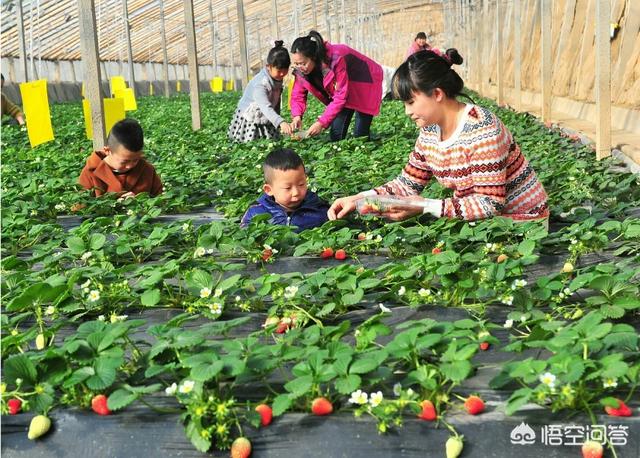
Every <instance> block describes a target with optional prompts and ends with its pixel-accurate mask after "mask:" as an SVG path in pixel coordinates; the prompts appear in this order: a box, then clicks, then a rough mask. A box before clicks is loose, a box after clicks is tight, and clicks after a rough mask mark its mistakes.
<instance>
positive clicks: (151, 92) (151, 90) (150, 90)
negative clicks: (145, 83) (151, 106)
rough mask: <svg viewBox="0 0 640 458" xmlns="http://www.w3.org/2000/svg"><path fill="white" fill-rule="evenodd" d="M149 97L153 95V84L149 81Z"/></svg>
mask: <svg viewBox="0 0 640 458" xmlns="http://www.w3.org/2000/svg"><path fill="white" fill-rule="evenodd" d="M149 95H153V83H152V82H151V81H149Z"/></svg>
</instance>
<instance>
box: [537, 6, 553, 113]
mask: <svg viewBox="0 0 640 458" xmlns="http://www.w3.org/2000/svg"><path fill="white" fill-rule="evenodd" d="M540 17H541V21H540V23H541V28H542V30H541V35H542V38H541V40H540V41H541V46H542V56H541V57H542V74H541V78H542V81H541V84H542V121H543V122H546V121H549V120H550V119H551V83H552V80H551V78H552V75H551V0H541V1H540Z"/></svg>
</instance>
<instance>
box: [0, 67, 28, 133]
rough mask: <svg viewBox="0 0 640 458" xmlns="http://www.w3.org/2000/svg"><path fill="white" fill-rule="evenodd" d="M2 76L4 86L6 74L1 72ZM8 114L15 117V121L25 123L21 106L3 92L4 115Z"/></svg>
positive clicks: (0, 75)
mask: <svg viewBox="0 0 640 458" xmlns="http://www.w3.org/2000/svg"><path fill="white" fill-rule="evenodd" d="M0 77H2V83H1V84H2V87H4V75H3V74H1V73H0ZM4 115H7V116H11V117H12V118H13V119H15V121H14V122H17V123H18V124H20V125H21V126H22V125H24V114H23V113H22V111H21V110H20V107H19V106H18V105H16V104H15V103H13V102H12V101H11V100H9V98H8V97H7V96H6V95H4V92H3V93H2V116H4Z"/></svg>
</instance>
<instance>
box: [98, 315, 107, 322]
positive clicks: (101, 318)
mask: <svg viewBox="0 0 640 458" xmlns="http://www.w3.org/2000/svg"><path fill="white" fill-rule="evenodd" d="M104 320H106V318H105V316H104V315H98V321H104Z"/></svg>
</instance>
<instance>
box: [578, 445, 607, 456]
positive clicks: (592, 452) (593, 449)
mask: <svg viewBox="0 0 640 458" xmlns="http://www.w3.org/2000/svg"><path fill="white" fill-rule="evenodd" d="M602 453H603V450H602V444H600V442H596V441H587V442H585V443H584V444H583V445H582V458H602Z"/></svg>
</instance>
